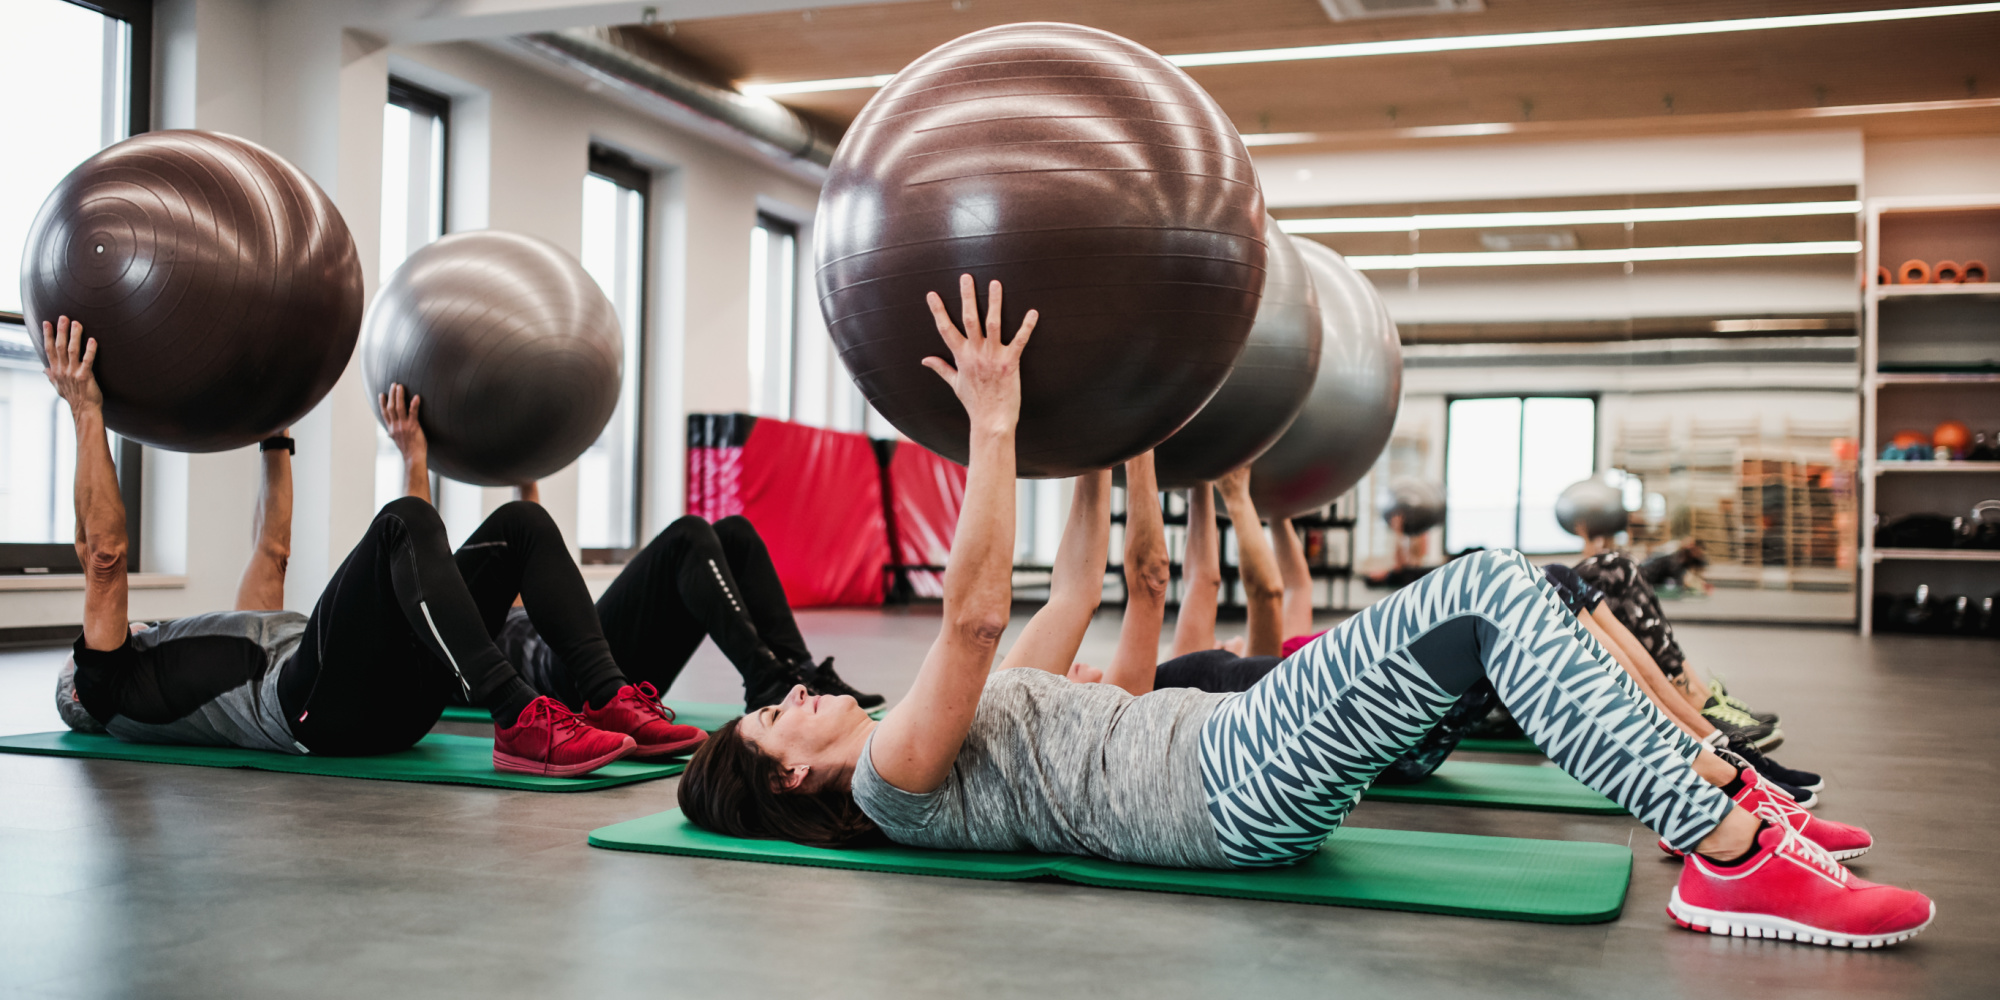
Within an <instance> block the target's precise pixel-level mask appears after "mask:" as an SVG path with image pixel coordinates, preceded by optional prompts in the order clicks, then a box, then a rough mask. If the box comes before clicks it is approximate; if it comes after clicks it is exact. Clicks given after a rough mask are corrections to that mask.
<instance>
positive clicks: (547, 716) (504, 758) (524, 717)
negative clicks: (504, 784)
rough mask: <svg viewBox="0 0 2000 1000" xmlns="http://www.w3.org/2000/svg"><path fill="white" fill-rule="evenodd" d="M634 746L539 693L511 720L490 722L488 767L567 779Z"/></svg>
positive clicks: (600, 765) (621, 754) (595, 768)
mask: <svg viewBox="0 0 2000 1000" xmlns="http://www.w3.org/2000/svg"><path fill="white" fill-rule="evenodd" d="M635 746H636V744H634V743H633V742H632V737H630V736H627V735H625V734H623V733H607V732H605V731H604V730H602V729H598V728H595V727H593V726H591V725H589V724H587V723H585V722H584V721H583V717H582V716H579V715H577V714H576V713H575V712H572V711H570V710H569V708H568V707H567V706H565V705H564V704H563V703H562V702H559V701H557V700H555V699H554V698H550V697H548V696H547V695H544V696H542V697H540V698H536V699H535V700H534V701H531V702H529V703H528V707H527V708H524V709H522V710H521V717H520V718H518V719H515V720H514V724H513V725H511V726H508V727H507V728H505V729H502V728H500V727H499V726H494V727H493V769H494V770H495V771H513V772H515V773H517V774H541V775H547V776H549V777H555V778H573V777H575V776H577V775H579V774H587V773H589V772H591V771H595V770H597V769H598V768H600V767H603V766H604V765H606V764H609V763H611V762H612V761H614V760H617V759H618V758H620V757H624V756H627V755H629V754H631V752H632V750H633V748H634V747H635Z"/></svg>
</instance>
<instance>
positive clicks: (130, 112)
mask: <svg viewBox="0 0 2000 1000" xmlns="http://www.w3.org/2000/svg"><path fill="white" fill-rule="evenodd" d="M61 2H63V3H67V4H69V5H70V6H73V7H82V8H83V9H85V10H89V11H95V12H96V13H98V14H102V15H104V16H105V17H109V18H112V19H114V20H119V21H123V22H125V24H126V26H127V28H128V30H129V31H131V39H130V42H131V44H130V45H129V46H128V50H127V52H126V59H127V62H126V65H125V109H126V117H125V132H126V135H127V136H134V135H141V134H143V133H146V132H150V131H152V130H153V2H152V0H61ZM0 323H12V324H14V325H15V326H19V327H23V328H25V327H26V326H27V317H25V316H23V315H21V314H20V313H14V312H0ZM111 457H112V461H113V462H114V464H116V465H117V467H118V496H119V498H120V499H121V500H123V501H124V503H125V540H126V547H127V554H126V557H125V565H126V569H127V570H128V571H130V572H133V573H137V572H139V571H140V566H141V563H140V553H141V552H142V551H143V546H142V544H141V542H142V538H141V536H140V529H141V527H142V524H143V522H144V520H145V519H144V517H143V516H142V514H143V512H142V511H141V509H140V507H141V504H142V502H143V501H144V498H145V491H144V488H143V484H144V481H145V480H144V476H145V464H146V451H145V448H144V447H143V446H141V445H140V444H139V442H137V441H134V440H132V439H130V438H127V437H123V436H121V437H119V438H118V443H117V446H116V448H114V449H113V451H112V455H111ZM82 572H83V563H82V562H80V561H79V560H78V559H77V555H76V546H75V545H74V544H72V543H70V542H0V576H23V575H35V576H39V575H42V574H45V573H46V574H70V573H82Z"/></svg>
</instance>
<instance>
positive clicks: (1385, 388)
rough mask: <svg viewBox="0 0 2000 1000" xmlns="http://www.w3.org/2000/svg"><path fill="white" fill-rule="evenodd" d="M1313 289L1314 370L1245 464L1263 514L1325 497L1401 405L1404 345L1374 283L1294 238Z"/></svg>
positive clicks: (1351, 476)
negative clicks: (1289, 414)
mask: <svg viewBox="0 0 2000 1000" xmlns="http://www.w3.org/2000/svg"><path fill="white" fill-rule="evenodd" d="M1292 243H1293V245H1295V246H1297V247H1298V250H1299V255H1300V256H1301V257H1303V258H1305V262H1306V271H1307V273H1309V274H1311V275H1312V280H1313V288H1314V289H1315V291H1317V293H1318V295H1319V317H1320V336H1321V344H1322V346H1321V348H1320V357H1319V375H1318V377H1317V378H1315V379H1314V380H1313V387H1312V393H1311V395H1309V396H1307V397H1306V405H1305V408H1304V409H1302V410H1300V411H1299V415H1298V416H1297V417H1296V418H1294V419H1293V420H1292V426H1291V427H1289V428H1287V429H1286V431H1285V433H1284V436H1282V437H1280V438H1278V443H1277V444H1274V445H1272V446H1271V449H1270V450H1269V451H1266V452H1265V453H1264V454H1263V457H1261V458H1259V459H1257V461H1256V463H1255V464H1253V465H1251V466H1250V495H1251V497H1252V499H1254V500H1256V502H1257V509H1258V511H1260V512H1261V513H1263V514H1265V515H1267V516H1269V517H1296V516H1298V515H1300V514H1304V513H1306V512H1307V511H1311V510H1315V509H1317V508H1319V507H1323V506H1325V505H1327V504H1329V503H1332V502H1333V501H1334V499H1335V498H1336V497H1339V496H1340V495H1341V494H1342V493H1345V492H1347V490H1348V488H1349V487H1352V486H1353V485H1354V484H1355V483H1358V482H1360V481H1361V477H1362V476H1365V475H1367V474H1368V470H1369V469H1370V468H1371V467H1373V466H1374V464H1375V459H1376V458H1377V457H1378V456H1380V455H1381V454H1382V449H1383V447H1384V446H1386V445H1387V444H1388V443H1389V432H1390V431H1391V430H1394V429H1395V426H1396V411H1397V410H1398V409H1400V408H1401V407H1402V405H1403V346H1402V341H1401V340H1400V339H1399V338H1398V337H1397V335H1396V324H1395V322H1394V321H1393V320H1391V319H1390V318H1389V308H1388V307H1387V306H1385V305H1383V304H1382V297H1381V296H1380V295H1377V294H1376V293H1375V286H1374V285H1372V284H1369V282H1368V279H1367V278H1365V277H1363V276H1362V275H1361V272H1359V271H1356V270H1355V269H1354V268H1353V267H1351V266H1349V265H1348V263H1347V261H1345V260H1343V259H1342V258H1341V256H1340V255H1339V254H1337V253H1334V252H1333V251H1332V250H1329V249H1327V248H1326V247H1324V246H1322V245H1320V244H1318V243H1314V242H1312V241H1311V240H1307V239H1302V238H1296V237H1295V238H1293V240H1292Z"/></svg>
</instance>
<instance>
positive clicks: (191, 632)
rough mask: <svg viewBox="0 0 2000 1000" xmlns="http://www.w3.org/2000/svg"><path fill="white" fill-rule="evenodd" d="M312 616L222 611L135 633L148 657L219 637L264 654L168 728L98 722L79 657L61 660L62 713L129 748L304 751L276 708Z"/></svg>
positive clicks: (119, 720)
mask: <svg viewBox="0 0 2000 1000" xmlns="http://www.w3.org/2000/svg"><path fill="white" fill-rule="evenodd" d="M305 630H306V616H305V615H302V614H299V613H298V612H296V611H217V612H213V613H211V614H201V615H190V616H188V617H186V618H177V619H175V620H173V621H170V622H166V623H164V624H161V625H155V626H153V627H152V628H149V629H147V630H145V631H143V632H137V633H134V634H133V635H132V648H134V649H136V650H139V651H141V652H142V653H144V652H145V651H148V650H152V649H156V648H159V647H161V646H166V645H169V644H172V643H174V642H177V641H180V640H184V639H200V638H211V637H220V638H228V639H236V640H240V641H242V642H244V643H248V644H250V645H253V646H255V647H257V649H258V650H259V651H261V654H262V659H263V662H262V664H261V667H262V669H257V670H253V671H251V672H250V673H249V675H248V676H245V677H244V679H243V680H242V681H241V682H240V683H237V684H235V685H233V686H231V687H229V688H228V689H226V690H223V691H219V692H217V693H216V694H215V695H214V696H213V697H211V698H208V699H206V700H204V701H202V702H201V703H200V704H199V705H197V706H195V707H194V708H193V709H192V710H191V711H189V712H187V713H186V714H185V715H182V716H181V717H180V718H177V719H174V720H172V721H169V722H140V721H138V720H137V719H131V718H127V717H126V716H123V715H113V716H112V717H111V718H110V719H108V720H106V721H105V722H103V723H99V722H98V721H97V720H96V719H95V718H93V717H92V716H91V714H90V713H89V712H88V711H85V710H84V707H83V703H82V702H81V701H79V700H78V699H77V694H76V658H75V657H71V658H69V659H68V660H65V661H63V665H62V670H61V672H59V673H58V674H57V675H56V711H57V712H58V713H60V714H61V715H62V719H63V722H64V723H65V724H67V725H68V726H69V728H70V729H72V730H74V731H76V732H80V733H103V732H109V733H110V734H111V735H113V736H116V737H117V738H119V739H121V740H124V741H126V742H128V743H175V744H183V745H193V746H216V747H243V748H245V749H249V750H271V751H275V752H277V753H289V754H303V753H306V752H307V751H306V748H305V746H304V744H301V743H300V742H299V741H298V740H296V739H293V738H292V729H291V724H290V722H289V721H288V720H287V719H286V718H285V712H284V709H283V708H281V707H280V706H279V704H278V678H279V675H281V674H282V673H283V672H284V671H283V670H281V669H279V668H280V667H281V666H282V665H283V664H284V662H285V661H286V660H289V659H291V656H292V653H293V652H294V651H296V650H297V649H298V648H299V640H300V639H301V638H303V636H304V633H305Z"/></svg>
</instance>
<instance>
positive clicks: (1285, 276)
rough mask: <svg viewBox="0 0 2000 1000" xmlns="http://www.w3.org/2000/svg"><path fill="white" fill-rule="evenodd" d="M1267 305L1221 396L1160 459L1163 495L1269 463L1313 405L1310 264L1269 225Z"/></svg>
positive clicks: (1314, 301) (1316, 325) (1163, 448)
mask: <svg viewBox="0 0 2000 1000" xmlns="http://www.w3.org/2000/svg"><path fill="white" fill-rule="evenodd" d="M1264 242H1265V244H1266V245H1267V246H1268V247H1269V248H1270V254H1269V257H1268V258H1267V263H1266V264H1265V266H1266V268H1268V270H1266V271H1265V274H1264V297H1263V299H1262V300H1261V301H1260V302H1259V304H1258V306H1257V322H1256V324H1255V325H1254V326H1252V327H1251V328H1250V341H1249V343H1247V344H1245V345H1244V347H1243V353H1242V354H1239V355H1237V357H1236V367H1235V368H1234V369H1233V370H1231V371H1230V373H1229V379H1228V381H1226V382H1224V383H1222V388H1221V389H1218V390H1216V393H1215V396H1214V397H1213V398H1211V399H1210V400H1209V401H1208V405H1207V406H1204V407H1202V409H1201V412H1200V413H1197V414H1195V416H1194V419H1193V420H1190V421H1188V422H1187V426H1185V427H1182V428H1181V429H1180V430H1179V431H1176V432H1175V433H1174V436H1173V437H1170V438H1168V439H1167V440H1166V441H1165V442H1164V443H1162V444H1161V445H1160V446H1159V447H1158V448H1157V449H1155V450H1154V452H1153V460H1154V463H1155V466H1156V468H1157V469H1158V471H1159V477H1160V486H1161V488H1162V489H1185V488H1187V487H1190V486H1194V485H1196V484H1197V483H1205V482H1210V481H1212V480H1215V479H1219V478H1221V477H1222V475H1223V474H1224V473H1226V472H1229V471H1230V470H1231V469H1236V468H1240V467H1242V466H1243V465H1244V464H1245V463H1247V462H1250V461H1252V460H1253V459H1255V458H1256V457H1257V456H1259V455H1262V454H1263V453H1264V452H1265V451H1266V450H1267V449H1269V448H1270V447H1271V445H1273V444H1275V443H1276V442H1277V440H1278V436H1279V435H1281V434H1283V433H1284V432H1285V428H1287V427H1290V426H1291V425H1292V418H1293V417H1296V416H1298V414H1299V410H1300V409H1301V408H1303V407H1304V406H1305V405H1306V397H1307V395H1308V394H1310V393H1311V392H1312V387H1313V378H1314V376H1316V375H1317V374H1318V373H1319V355H1320V339H1321V338H1320V316H1319V296H1318V294H1317V293H1315V292H1314V291H1313V283H1312V278H1311V277H1310V276H1309V275H1307V274H1306V263H1305V259H1304V258H1302V257H1300V256H1299V251H1298V249H1297V248H1296V247H1294V246H1292V241H1291V240H1290V239H1289V238H1287V237H1286V236H1285V233H1284V230H1282V229H1279V228H1278V220H1276V219H1273V218H1271V217H1269V216H1265V218H1264Z"/></svg>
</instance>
